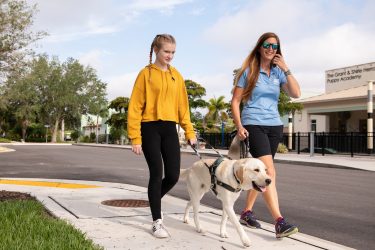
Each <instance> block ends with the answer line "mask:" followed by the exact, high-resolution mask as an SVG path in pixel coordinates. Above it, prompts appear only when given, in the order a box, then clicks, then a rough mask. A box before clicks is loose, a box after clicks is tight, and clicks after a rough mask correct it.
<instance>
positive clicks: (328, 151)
mask: <svg viewBox="0 0 375 250" xmlns="http://www.w3.org/2000/svg"><path fill="white" fill-rule="evenodd" d="M322 151H323V150H322V148H314V153H317V154H321V153H322ZM301 152H304V153H310V149H309V148H304V149H302V150H301ZM324 153H325V154H337V151H336V150H335V149H333V148H324Z"/></svg>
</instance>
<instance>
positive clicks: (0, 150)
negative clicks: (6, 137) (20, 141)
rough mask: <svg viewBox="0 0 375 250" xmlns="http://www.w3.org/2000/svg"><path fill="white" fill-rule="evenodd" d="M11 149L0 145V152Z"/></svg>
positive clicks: (10, 150)
mask: <svg viewBox="0 0 375 250" xmlns="http://www.w3.org/2000/svg"><path fill="white" fill-rule="evenodd" d="M12 151H14V149H10V148H6V147H1V146H0V153H2V152H12Z"/></svg>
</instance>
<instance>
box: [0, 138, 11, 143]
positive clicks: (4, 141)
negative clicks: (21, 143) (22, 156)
mask: <svg viewBox="0 0 375 250" xmlns="http://www.w3.org/2000/svg"><path fill="white" fill-rule="evenodd" d="M9 142H11V141H10V140H8V139H7V138H0V143H9Z"/></svg>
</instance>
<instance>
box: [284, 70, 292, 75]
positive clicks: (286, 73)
mask: <svg viewBox="0 0 375 250" xmlns="http://www.w3.org/2000/svg"><path fill="white" fill-rule="evenodd" d="M284 74H285V76H288V75H291V74H292V72H291V71H290V69H288V70H287V71H284Z"/></svg>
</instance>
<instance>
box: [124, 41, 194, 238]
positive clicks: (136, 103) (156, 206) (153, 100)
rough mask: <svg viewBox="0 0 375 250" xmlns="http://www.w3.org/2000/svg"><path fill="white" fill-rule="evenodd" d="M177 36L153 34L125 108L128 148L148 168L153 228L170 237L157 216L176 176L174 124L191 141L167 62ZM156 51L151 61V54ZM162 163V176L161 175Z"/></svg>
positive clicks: (175, 76) (177, 78)
mask: <svg viewBox="0 0 375 250" xmlns="http://www.w3.org/2000/svg"><path fill="white" fill-rule="evenodd" d="M175 50H176V41H175V39H174V37H173V36H171V35H169V34H161V35H157V36H156V37H155V38H154V40H153V42H152V44H151V50H150V62H149V65H147V66H146V67H145V68H144V69H142V70H141V71H140V72H139V74H138V77H137V79H136V81H135V84H134V87H133V92H132V95H131V98H130V103H129V109H128V136H129V139H131V142H132V151H133V152H134V153H135V154H137V155H140V154H141V153H142V151H143V153H144V155H145V158H146V161H147V165H148V168H149V171H150V179H149V183H148V199H149V203H150V208H151V213H152V219H153V223H152V233H153V235H154V236H155V237H157V238H166V237H169V233H168V231H167V230H166V228H165V226H164V225H163V221H162V216H161V198H162V197H163V196H164V195H165V194H166V193H167V192H168V191H169V190H171V189H172V187H173V186H174V185H175V184H176V183H177V181H178V178H179V176H180V143H179V139H178V134H177V130H176V124H180V125H181V126H182V128H183V129H184V130H185V138H186V139H187V140H188V141H189V143H190V144H195V143H196V137H195V133H194V130H193V126H192V124H191V121H190V112H189V102H188V96H187V92H186V87H185V82H184V79H183V78H182V76H181V74H180V73H179V72H178V71H177V70H176V69H175V68H173V67H172V66H170V62H171V61H172V59H173V56H174V53H175ZM153 52H154V53H155V55H156V59H155V62H154V63H152V54H153ZM163 163H164V179H162V176H163Z"/></svg>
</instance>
